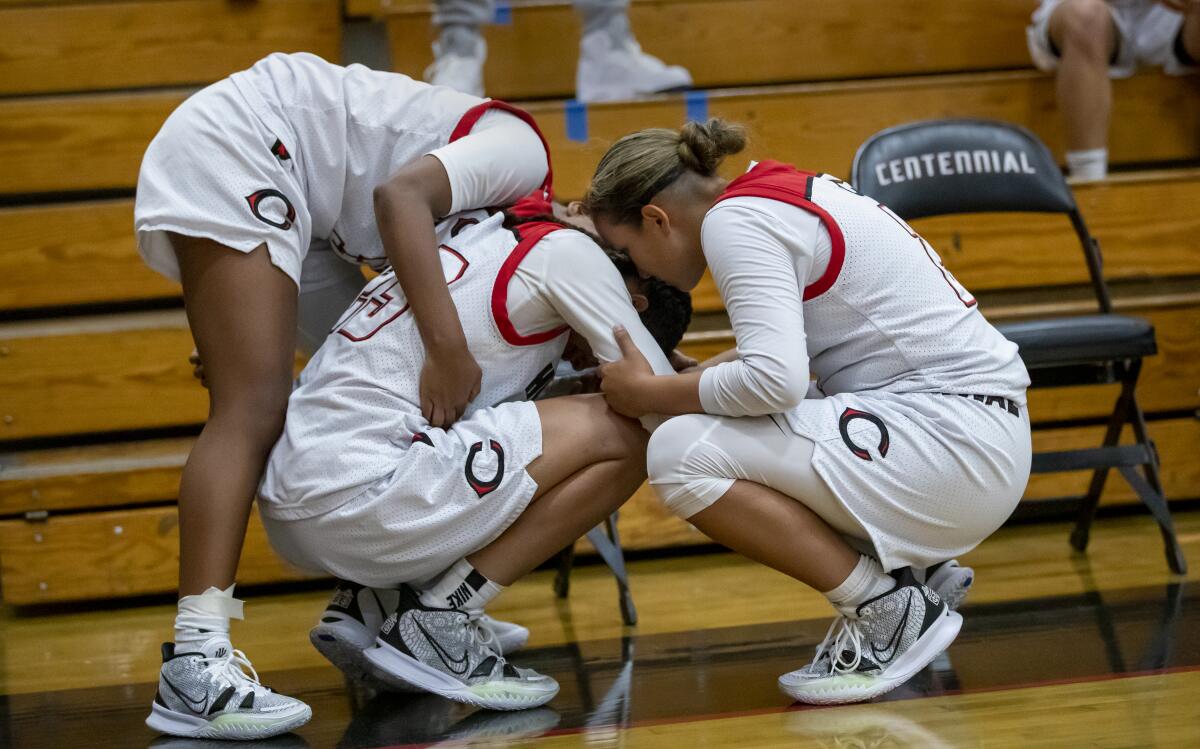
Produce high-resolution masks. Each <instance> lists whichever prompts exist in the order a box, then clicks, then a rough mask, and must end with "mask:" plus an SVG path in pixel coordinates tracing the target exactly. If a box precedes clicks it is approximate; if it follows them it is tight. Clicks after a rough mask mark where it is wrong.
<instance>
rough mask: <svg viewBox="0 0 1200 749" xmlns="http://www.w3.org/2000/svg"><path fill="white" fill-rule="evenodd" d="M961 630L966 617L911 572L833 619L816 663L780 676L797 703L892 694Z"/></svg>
mask: <svg viewBox="0 0 1200 749" xmlns="http://www.w3.org/2000/svg"><path fill="white" fill-rule="evenodd" d="M961 628H962V615H961V614H959V613H958V612H956V611H951V610H950V608H949V607H948V606H947V605H946V603H945V602H944V601H943V600H942V599H941V598H940V597H939V596H938V594H937V593H935V592H933V591H932V590H930V589H929V588H927V587H926V586H924V585H921V584H919V583H918V582H917V581H916V580H915V579H914V578H913V574H912V571H911V570H910V569H908V568H905V569H904V570H903V571H902V572H900V574H899V576H898V580H897V584H896V587H895V588H893V589H891V590H890V591H888V592H887V593H884V594H883V595H881V596H878V597H876V598H872V599H871V600H869V601H867V602H866V603H864V604H862V605H861V606H859V607H858V608H857V609H856V610H855V612H854V614H853V615H845V614H841V615H839V616H838V617H837V618H836V619H834V621H833V624H832V625H831V626H830V627H829V632H828V633H827V634H826V635H825V639H824V641H822V642H821V644H820V645H818V646H817V654H816V657H815V658H814V659H813V661H812V663H810V664H808V665H807V666H805V667H804V668H801V669H799V670H796V671H792V672H790V673H786V674H784V675H783V676H780V677H779V688H780V689H781V690H783V692H784V693H785V694H787V695H788V696H789V697H792V698H793V699H795V700H797V701H799V702H805V703H808V704H813V705H837V704H842V703H847V702H862V701H865V700H869V699H872V698H873V697H878V696H879V695H881V694H884V693H886V692H890V691H891V690H893V689H895V688H896V687H898V686H900V685H901V684H903V683H904V682H906V681H908V680H909V679H911V678H912V677H913V676H914V675H915V674H916V673H917V672H918V671H920V670H921V669H923V668H925V667H926V666H927V665H929V664H930V662H932V661H933V660H934V659H935V658H937V657H938V655H940V654H941V653H942V652H943V651H945V650H946V648H948V647H950V643H952V642H954V638H955V637H957V636H958V631H959V629H961Z"/></svg>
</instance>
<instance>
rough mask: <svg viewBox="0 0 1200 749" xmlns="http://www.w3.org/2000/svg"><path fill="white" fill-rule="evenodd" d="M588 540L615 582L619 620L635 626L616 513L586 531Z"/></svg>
mask: <svg viewBox="0 0 1200 749" xmlns="http://www.w3.org/2000/svg"><path fill="white" fill-rule="evenodd" d="M587 537H588V540H589V541H591V542H592V546H595V547H596V551H597V552H598V553H599V554H600V558H601V559H603V560H604V563H605V564H607V565H608V567H609V569H611V570H612V573H613V577H615V578H616V580H617V595H618V596H619V600H620V605H621V620H622V621H624V622H625V624H626V625H628V626H630V627H632V626H633V625H635V624H637V608H636V607H634V605H633V594H632V593H631V592H630V591H629V575H628V573H627V572H626V571H625V552H624V551H622V549H621V537H620V535H618V533H617V513H615V512H614V513H613V514H612V515H609V516H608V517H607V518H606V519H605V520H604V524H603V525H602V526H596V527H595V528H593V529H591V530H590V531H588V534H587Z"/></svg>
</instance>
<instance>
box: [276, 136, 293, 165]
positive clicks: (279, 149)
mask: <svg viewBox="0 0 1200 749" xmlns="http://www.w3.org/2000/svg"><path fill="white" fill-rule="evenodd" d="M271 153H272V154H274V155H275V158H277V159H279V160H280V161H291V160H292V155H291V154H290V153H288V150H287V146H285V145H283V141H281V140H279V139H278V138H276V139H275V142H274V143H272V144H271Z"/></svg>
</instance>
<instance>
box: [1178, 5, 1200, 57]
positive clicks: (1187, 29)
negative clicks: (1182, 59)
mask: <svg viewBox="0 0 1200 749" xmlns="http://www.w3.org/2000/svg"><path fill="white" fill-rule="evenodd" d="M1179 43H1180V44H1181V45H1182V46H1183V51H1184V52H1186V53H1187V56H1188V57H1189V58H1190V60H1189V62H1192V63H1200V2H1195V0H1193V2H1191V3H1189V4H1188V7H1187V10H1186V11H1184V14H1183V28H1182V29H1180V31H1179Z"/></svg>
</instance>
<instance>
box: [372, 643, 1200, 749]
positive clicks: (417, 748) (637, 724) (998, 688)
mask: <svg viewBox="0 0 1200 749" xmlns="http://www.w3.org/2000/svg"><path fill="white" fill-rule="evenodd" d="M1192 671H1200V664H1197V665H1191V666H1173V667H1171V668H1158V669H1149V670H1146V671H1126V672H1123V673H1119V674H1114V673H1109V674H1093V675H1091V676H1081V677H1078V678H1073V679H1046V680H1041V681H1028V682H1022V683H1019V684H999V685H995V686H990V687H976V688H970V687H968V688H966V689H947V690H943V691H939V692H935V693H931V694H922V695H917V696H913V697H908V698H905V699H904V700H900V701H902V702H908V701H910V700H922V699H929V698H932V697H954V696H960V695H966V694H987V693H988V692H1008V691H1012V690H1015V689H1036V688H1039V687H1053V686H1065V685H1068V684H1087V683H1091V682H1097V681H1116V680H1119V679H1135V678H1141V677H1146V676H1168V675H1171V674H1180V673H1189V672H1192ZM862 704H871V703H862ZM874 704H887V703H882V702H881V703H874ZM837 707H841V706H839V705H799V704H792V705H785V706H777V707H763V708H757V709H754V710H739V711H735V712H729V713H709V714H707V715H686V716H680V717H676V718H655V719H651V720H638V721H634V722H632V723H630V724H628V725H624V726H604V728H616V729H617V730H621V731H627V730H630V729H633V728H649V727H653V726H664V725H676V724H683V723H699V722H702V721H707V720H725V719H728V718H748V717H754V716H758V715H771V714H773V713H788V712H805V711H808V710H830V709H834V708H837ZM587 730H588V728H587V727H586V726H579V727H577V728H561V729H555V730H553V731H547V732H546V733H544V734H542V735H541V736H538V737H536V738H538V739H540V738H546V737H550V736H572V735H577V734H581V733H585V732H586V731H587ZM534 740H536V739H534ZM438 743H439V742H436V741H435V742H427V743H421V744H391V745H388V746H382V747H376V748H375V749H423V748H424V747H431V746H436V745H437V744H438Z"/></svg>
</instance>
